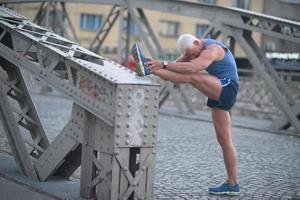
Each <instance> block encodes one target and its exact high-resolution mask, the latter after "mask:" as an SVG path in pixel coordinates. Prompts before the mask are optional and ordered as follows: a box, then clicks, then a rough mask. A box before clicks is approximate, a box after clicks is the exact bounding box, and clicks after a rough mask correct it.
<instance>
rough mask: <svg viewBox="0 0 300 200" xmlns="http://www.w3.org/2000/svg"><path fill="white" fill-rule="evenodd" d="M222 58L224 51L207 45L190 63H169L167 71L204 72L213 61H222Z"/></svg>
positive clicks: (215, 46) (216, 46) (218, 47)
mask: <svg viewBox="0 0 300 200" xmlns="http://www.w3.org/2000/svg"><path fill="white" fill-rule="evenodd" d="M224 56H225V50H224V49H223V48H222V47H220V46H218V45H209V46H208V48H207V49H205V50H203V51H202V52H201V54H200V56H199V57H198V58H196V59H194V60H193V61H192V62H171V63H169V64H168V68H167V69H168V70H171V71H174V72H179V73H196V72H199V71H202V70H205V69H206V68H207V67H208V66H209V65H210V64H211V63H213V62H214V61H218V60H222V59H223V58H224Z"/></svg>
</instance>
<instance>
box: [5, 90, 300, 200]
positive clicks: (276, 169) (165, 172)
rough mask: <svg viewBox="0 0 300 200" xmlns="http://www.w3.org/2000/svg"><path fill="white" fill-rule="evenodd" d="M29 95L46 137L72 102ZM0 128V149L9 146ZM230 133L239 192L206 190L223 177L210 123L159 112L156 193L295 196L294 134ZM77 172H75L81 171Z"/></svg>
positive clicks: (298, 181) (299, 176)
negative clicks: (236, 158) (235, 151)
mask: <svg viewBox="0 0 300 200" xmlns="http://www.w3.org/2000/svg"><path fill="white" fill-rule="evenodd" d="M34 101H35V103H36V107H37V109H38V113H39V115H40V117H41V120H42V123H43V125H44V127H45V129H46V132H47V136H48V138H49V140H50V141H51V140H53V139H54V138H55V136H56V135H57V134H58V133H59V131H60V130H61V129H62V128H63V126H64V124H65V123H66V122H67V120H68V118H69V116H70V111H71V106H72V103H71V102H70V101H68V100H66V99H64V98H58V97H51V96H41V95H34ZM208 116H209V115H208ZM235 117H236V116H235ZM0 131H1V133H0V150H2V151H10V150H9V147H8V143H7V141H6V139H5V135H4V133H3V129H2V128H1V129H0ZM232 135H233V141H234V144H235V147H236V150H237V154H238V178H239V182H240V185H241V194H240V195H239V196H238V197H234V198H231V197H226V196H213V195H209V194H208V193H207V188H208V187H210V186H215V185H218V184H220V183H222V182H224V181H225V180H226V173H225V167H224V164H223V158H222V152H221V148H220V147H219V145H218V143H217V140H216V137H215V133H214V129H213V126H212V124H211V123H209V122H203V121H197V120H188V119H182V118H177V117H172V116H167V115H160V117H159V134H158V142H157V155H156V179H155V187H154V194H155V199H157V200H167V199H188V200H192V199H213V200H216V199H222V200H223V199H246V200H248V199H272V200H273V199H300V189H299V188H300V138H299V137H290V136H286V135H279V134H272V133H269V132H263V131H257V130H250V129H245V128H238V127H234V128H233V129H232ZM79 173H80V171H79V170H78V171H77V172H76V174H75V176H76V177H80V176H79Z"/></svg>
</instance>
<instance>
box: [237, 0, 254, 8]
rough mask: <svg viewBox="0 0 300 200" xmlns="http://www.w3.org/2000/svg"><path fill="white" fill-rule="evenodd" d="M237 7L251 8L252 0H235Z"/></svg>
mask: <svg viewBox="0 0 300 200" xmlns="http://www.w3.org/2000/svg"><path fill="white" fill-rule="evenodd" d="M233 6H235V7H238V8H242V9H246V10H250V8H251V0H234V5H233Z"/></svg>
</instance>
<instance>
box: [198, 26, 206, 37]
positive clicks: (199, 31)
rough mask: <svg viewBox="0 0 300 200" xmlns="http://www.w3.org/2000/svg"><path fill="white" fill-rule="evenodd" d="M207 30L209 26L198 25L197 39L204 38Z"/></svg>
mask: <svg viewBox="0 0 300 200" xmlns="http://www.w3.org/2000/svg"><path fill="white" fill-rule="evenodd" d="M207 29H208V25H207V24H197V26H196V37H197V38H201V37H203V34H204V33H205V31H206V30H207Z"/></svg>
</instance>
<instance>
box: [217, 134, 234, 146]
mask: <svg viewBox="0 0 300 200" xmlns="http://www.w3.org/2000/svg"><path fill="white" fill-rule="evenodd" d="M217 139H218V143H219V144H220V146H221V147H222V148H228V147H230V146H231V145H232V142H231V139H230V138H229V137H227V136H225V135H218V136H217Z"/></svg>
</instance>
